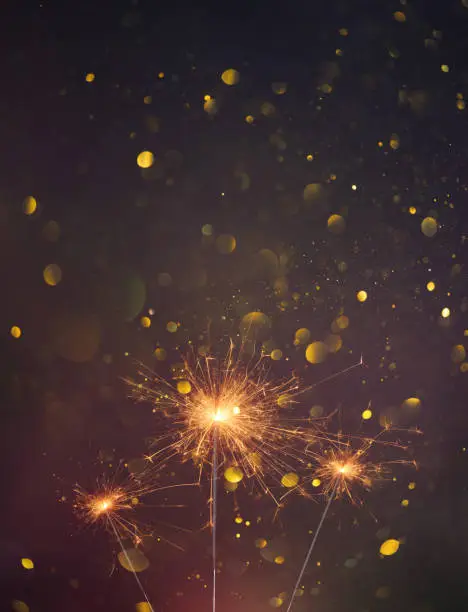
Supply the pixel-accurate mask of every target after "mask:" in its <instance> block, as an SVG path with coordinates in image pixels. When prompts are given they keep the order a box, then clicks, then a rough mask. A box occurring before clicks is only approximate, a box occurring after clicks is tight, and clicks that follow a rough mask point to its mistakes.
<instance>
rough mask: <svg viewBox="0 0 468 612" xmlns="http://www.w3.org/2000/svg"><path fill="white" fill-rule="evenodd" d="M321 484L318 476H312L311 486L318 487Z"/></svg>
mask: <svg viewBox="0 0 468 612" xmlns="http://www.w3.org/2000/svg"><path fill="white" fill-rule="evenodd" d="M321 484H322V481H321V480H320V478H314V479H313V480H312V486H313V487H319V486H320V485H321Z"/></svg>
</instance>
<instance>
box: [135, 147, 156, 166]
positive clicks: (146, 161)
mask: <svg viewBox="0 0 468 612" xmlns="http://www.w3.org/2000/svg"><path fill="white" fill-rule="evenodd" d="M137 164H138V165H139V166H140V168H151V166H152V165H153V164H154V155H153V153H151V151H142V152H141V153H139V154H138V157H137Z"/></svg>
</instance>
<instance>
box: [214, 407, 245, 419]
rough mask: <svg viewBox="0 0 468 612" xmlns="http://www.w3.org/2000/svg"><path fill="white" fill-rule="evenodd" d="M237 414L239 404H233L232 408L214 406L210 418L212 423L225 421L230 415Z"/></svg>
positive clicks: (238, 412)
mask: <svg viewBox="0 0 468 612" xmlns="http://www.w3.org/2000/svg"><path fill="white" fill-rule="evenodd" d="M238 414H240V408H239V406H234V408H224V407H223V408H215V410H214V412H213V413H212V416H211V418H212V420H213V422H214V423H225V422H226V421H229V419H230V418H231V417H232V416H236V415H238Z"/></svg>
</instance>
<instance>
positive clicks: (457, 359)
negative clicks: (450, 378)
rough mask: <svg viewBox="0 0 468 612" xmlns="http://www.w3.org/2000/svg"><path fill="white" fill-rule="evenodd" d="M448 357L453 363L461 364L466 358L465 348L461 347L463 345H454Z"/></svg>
mask: <svg viewBox="0 0 468 612" xmlns="http://www.w3.org/2000/svg"><path fill="white" fill-rule="evenodd" d="M450 357H451V359H452V361H453V363H461V362H462V361H464V360H465V358H466V350H465V347H464V346H463V344H456V345H455V346H454V347H453V348H452V352H451V354H450Z"/></svg>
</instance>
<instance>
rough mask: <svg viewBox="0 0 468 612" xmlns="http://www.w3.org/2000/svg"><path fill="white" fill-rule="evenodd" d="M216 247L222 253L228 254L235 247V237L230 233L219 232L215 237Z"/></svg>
mask: <svg viewBox="0 0 468 612" xmlns="http://www.w3.org/2000/svg"><path fill="white" fill-rule="evenodd" d="M216 248H217V249H218V251H219V253H221V254H222V255H230V254H231V253H232V252H233V251H234V249H235V248H236V239H235V238H234V236H231V234H220V235H219V236H218V237H217V238H216Z"/></svg>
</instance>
